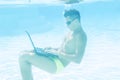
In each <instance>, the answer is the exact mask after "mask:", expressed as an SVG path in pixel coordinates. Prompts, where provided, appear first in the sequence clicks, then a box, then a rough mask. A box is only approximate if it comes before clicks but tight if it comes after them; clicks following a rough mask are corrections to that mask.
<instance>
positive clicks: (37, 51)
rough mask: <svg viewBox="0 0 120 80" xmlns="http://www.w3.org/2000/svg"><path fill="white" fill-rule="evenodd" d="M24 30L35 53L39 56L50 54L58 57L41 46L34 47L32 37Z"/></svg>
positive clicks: (48, 55)
mask: <svg viewBox="0 0 120 80" xmlns="http://www.w3.org/2000/svg"><path fill="white" fill-rule="evenodd" d="M25 32H26V34H27V35H28V38H29V40H30V42H31V44H32V47H33V49H34V52H35V54H37V55H40V56H46V57H50V56H52V57H58V55H55V54H52V53H50V52H46V51H45V50H44V49H42V48H37V47H35V45H34V43H33V40H32V38H31V36H30V34H29V33H28V31H25Z"/></svg>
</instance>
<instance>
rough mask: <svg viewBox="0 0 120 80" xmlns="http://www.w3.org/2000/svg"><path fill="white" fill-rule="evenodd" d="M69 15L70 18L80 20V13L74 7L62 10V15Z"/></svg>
mask: <svg viewBox="0 0 120 80" xmlns="http://www.w3.org/2000/svg"><path fill="white" fill-rule="evenodd" d="M68 16H69V17H70V18H73V19H75V18H77V19H78V20H79V21H80V13H79V11H78V10H76V9H70V10H65V11H64V17H68Z"/></svg>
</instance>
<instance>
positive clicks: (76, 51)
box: [19, 9, 87, 80]
mask: <svg viewBox="0 0 120 80" xmlns="http://www.w3.org/2000/svg"><path fill="white" fill-rule="evenodd" d="M64 17H65V20H66V24H67V27H68V29H70V32H69V33H68V35H67V36H66V37H65V39H64V41H63V44H62V45H61V47H60V48H59V49H57V50H54V49H48V51H49V52H51V53H54V54H57V55H58V57H53V56H48V57H46V56H42V55H41V56H40V55H37V54H35V53H34V51H25V52H24V53H26V54H22V55H21V56H20V57H19V65H20V70H21V74H22V79H23V80H33V76H32V70H31V66H32V65H34V66H36V67H38V68H39V69H41V70H44V71H46V72H49V73H58V72H60V71H62V70H63V69H64V68H65V67H66V66H67V65H69V64H70V63H71V62H75V63H77V64H79V63H80V62H81V60H82V58H83V55H84V51H85V47H86V43H87V36H86V33H85V32H84V30H83V29H82V27H81V22H80V13H79V11H77V10H75V9H70V10H65V12H64ZM46 50H47V49H46ZM30 53H33V54H30Z"/></svg>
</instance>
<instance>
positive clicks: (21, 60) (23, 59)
mask: <svg viewBox="0 0 120 80" xmlns="http://www.w3.org/2000/svg"><path fill="white" fill-rule="evenodd" d="M29 56H30V54H21V55H20V56H19V62H23V61H26V60H27V59H28V57H29Z"/></svg>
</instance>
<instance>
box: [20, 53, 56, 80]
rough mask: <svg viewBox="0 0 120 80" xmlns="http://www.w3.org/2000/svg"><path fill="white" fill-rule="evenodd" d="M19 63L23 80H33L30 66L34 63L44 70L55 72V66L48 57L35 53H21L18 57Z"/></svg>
mask: <svg viewBox="0 0 120 80" xmlns="http://www.w3.org/2000/svg"><path fill="white" fill-rule="evenodd" d="M19 64H20V69H21V74H22V78H23V80H33V76H32V70H31V66H32V65H34V66H36V67H38V68H40V69H42V70H44V71H47V72H50V73H55V72H56V70H57V68H56V64H55V63H54V61H52V60H51V59H49V58H48V57H43V56H38V55H35V54H32V55H30V54H23V55H21V56H20V58H19Z"/></svg>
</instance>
